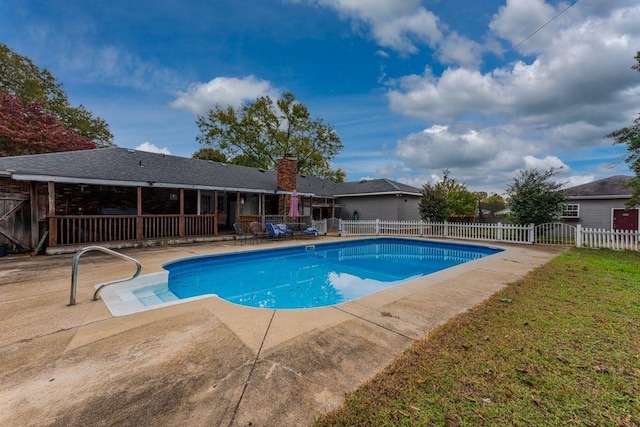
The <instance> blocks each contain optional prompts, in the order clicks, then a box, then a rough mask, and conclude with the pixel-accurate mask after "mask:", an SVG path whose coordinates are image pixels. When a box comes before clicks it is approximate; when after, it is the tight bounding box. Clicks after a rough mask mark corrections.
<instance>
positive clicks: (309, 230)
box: [302, 227, 318, 237]
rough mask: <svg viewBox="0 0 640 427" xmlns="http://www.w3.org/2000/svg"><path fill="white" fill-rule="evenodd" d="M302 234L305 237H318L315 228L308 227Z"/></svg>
mask: <svg viewBox="0 0 640 427" xmlns="http://www.w3.org/2000/svg"><path fill="white" fill-rule="evenodd" d="M302 234H303V235H305V236H314V237H318V229H317V228H315V227H307V228H305V229H304V230H303V231H302Z"/></svg>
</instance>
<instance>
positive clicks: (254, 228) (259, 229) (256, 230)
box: [249, 221, 269, 239]
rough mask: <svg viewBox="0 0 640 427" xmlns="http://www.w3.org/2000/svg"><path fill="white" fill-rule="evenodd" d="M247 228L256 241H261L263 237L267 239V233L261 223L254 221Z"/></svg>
mask: <svg viewBox="0 0 640 427" xmlns="http://www.w3.org/2000/svg"><path fill="white" fill-rule="evenodd" d="M249 228H250V229H251V232H252V233H253V237H254V238H256V239H262V238H263V237H268V236H269V233H268V232H267V230H266V229H265V227H264V225H262V223H261V222H257V221H254V222H252V223H250V224H249Z"/></svg>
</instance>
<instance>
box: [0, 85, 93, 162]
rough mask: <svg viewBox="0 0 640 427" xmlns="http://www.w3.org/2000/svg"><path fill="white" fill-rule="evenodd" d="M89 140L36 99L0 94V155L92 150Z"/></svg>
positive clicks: (91, 143)
mask: <svg viewBox="0 0 640 427" xmlns="http://www.w3.org/2000/svg"><path fill="white" fill-rule="evenodd" d="M96 147H97V146H96V144H95V143H93V142H92V141H91V140H89V139H87V138H84V137H82V136H80V135H79V134H78V133H76V132H75V131H72V130H69V129H67V128H65V127H64V126H63V125H62V123H61V122H60V120H58V118H57V117H56V116H55V115H54V114H51V113H47V112H46V111H44V109H43V108H42V105H41V104H40V103H39V102H37V101H34V102H28V103H22V102H21V100H20V98H18V97H17V96H15V95H11V94H8V93H0V157H6V156H20V155H25V154H38V153H53V152H58V151H76V150H91V149H94V148H96Z"/></svg>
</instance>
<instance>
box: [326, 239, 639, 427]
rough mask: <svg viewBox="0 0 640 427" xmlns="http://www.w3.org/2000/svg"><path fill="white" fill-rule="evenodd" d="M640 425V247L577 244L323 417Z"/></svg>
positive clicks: (413, 422) (415, 348) (331, 420)
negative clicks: (601, 247)
mask: <svg viewBox="0 0 640 427" xmlns="http://www.w3.org/2000/svg"><path fill="white" fill-rule="evenodd" d="M497 424H507V425H522V426H525V425H526V426H528V425H585V426H591V425H593V426H603V425H611V426H614V425H615V426H637V425H640V253H637V252H614V251H608V250H588V249H582V250H580V249H575V250H572V251H570V252H567V253H565V254H563V255H560V256H558V257H556V258H554V259H553V260H552V261H550V262H549V263H548V264H546V265H544V266H543V267H540V268H538V269H536V270H535V271H533V272H532V273H530V274H529V275H528V276H526V277H525V278H523V279H522V280H520V281H518V282H516V283H513V284H511V285H509V286H508V287H507V288H505V289H504V290H502V291H500V292H499V293H497V294H495V295H494V296H493V297H491V298H490V299H489V300H488V301H486V302H485V303H483V304H481V305H479V306H477V307H475V308H473V309H472V310H469V311H467V312H466V313H464V314H462V315H460V316H457V317H456V318H455V319H453V320H452V321H450V322H448V323H447V324H445V325H443V326H442V327H440V328H438V329H437V330H435V331H434V332H433V333H431V334H430V335H429V336H428V337H426V338H425V339H423V340H420V341H417V342H415V343H414V345H412V346H411V347H410V348H409V349H408V350H407V351H405V352H404V353H403V355H401V356H400V357H399V358H398V359H397V360H396V361H395V362H394V363H393V364H391V365H390V366H389V367H388V368H387V369H385V370H384V371H383V372H381V373H380V374H379V375H377V376H376V377H375V378H374V379H373V380H372V381H371V382H369V383H367V384H365V385H364V386H362V387H361V388H360V389H358V390H357V391H355V392H353V393H350V394H349V395H347V396H346V398H345V404H344V406H343V407H342V408H341V409H339V410H337V411H334V412H331V413H328V414H326V415H324V416H323V417H321V418H320V419H318V420H317V423H316V425H318V426H325V425H349V426H357V425H363V426H364V425H406V426H424V425H447V426H476V425H497Z"/></svg>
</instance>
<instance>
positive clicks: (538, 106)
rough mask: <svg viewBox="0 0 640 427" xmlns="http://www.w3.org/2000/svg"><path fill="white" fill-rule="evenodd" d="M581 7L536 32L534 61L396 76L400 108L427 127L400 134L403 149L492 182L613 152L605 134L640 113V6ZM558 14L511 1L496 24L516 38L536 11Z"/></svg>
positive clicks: (424, 161) (413, 157)
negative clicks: (638, 57) (593, 10)
mask: <svg viewBox="0 0 640 427" xmlns="http://www.w3.org/2000/svg"><path fill="white" fill-rule="evenodd" d="M565 7H566V5H565ZM601 9H602V8H601ZM558 10H559V9H558ZM574 10H576V11H578V10H579V9H578V8H577V6H576V8H572V9H571V11H572V13H573V15H569V12H567V13H566V14H565V15H566V16H565V15H563V20H560V19H559V20H558V22H557V25H556V26H555V27H554V28H549V31H548V32H546V33H551V36H549V35H547V34H546V33H545V35H543V34H540V37H542V40H543V41H542V42H541V41H540V40H537V41H534V40H533V38H532V40H531V43H533V44H534V45H533V46H532V47H530V48H528V49H529V50H530V51H534V50H535V51H536V52H537V53H536V56H534V57H532V58H531V59H530V60H528V61H527V62H525V61H524V60H519V61H516V62H514V63H512V64H509V65H506V66H503V67H500V68H494V69H493V70H489V71H482V72H481V71H479V70H478V69H473V68H449V69H446V70H445V71H444V72H443V73H442V74H440V75H436V74H434V72H433V71H432V70H431V68H429V67H427V68H426V69H425V71H424V73H423V74H420V75H418V74H413V75H407V76H404V77H402V78H399V79H396V80H395V81H393V82H392V83H391V89H390V90H389V91H388V94H387V95H388V100H389V105H390V107H391V108H392V110H394V111H396V112H398V113H401V114H403V115H406V116H411V117H418V118H421V119H423V120H424V121H425V123H426V127H427V129H426V130H425V131H423V132H420V133H413V134H411V135H408V136H407V137H405V138H403V139H401V140H400V141H399V142H398V144H397V156H398V157H399V158H400V159H401V160H402V161H404V162H406V164H407V165H409V166H410V167H411V168H413V169H414V170H415V173H416V174H420V173H422V174H425V173H433V172H434V171H437V170H440V169H442V168H443V167H448V168H451V169H452V173H453V174H454V176H456V173H457V177H458V178H459V179H461V181H465V182H467V184H468V185H469V184H470V183H485V184H487V185H490V184H491V183H497V182H499V180H501V179H502V180H503V182H505V177H509V178H510V176H511V174H512V173H513V172H514V171H517V170H519V169H522V168H526V167H533V166H537V167H541V168H545V167H546V168H548V167H549V166H556V167H557V166H563V165H564V166H565V170H567V172H568V166H567V165H568V163H569V162H570V160H571V158H572V156H576V155H577V153H580V152H581V151H584V150H585V149H592V148H595V147H608V150H609V151H610V147H611V144H612V141H611V140H610V139H607V138H604V135H606V134H607V133H609V132H611V131H612V130H614V129H618V128H620V127H623V126H627V125H628V124H629V123H631V121H632V120H633V119H634V118H635V117H637V114H638V109H637V99H638V94H640V83H639V79H638V74H637V71H634V70H632V69H631V65H633V63H634V61H633V58H634V56H635V54H636V51H637V49H638V46H640V27H639V26H638V25H637V22H640V6H638V5H637V3H636V4H634V5H633V6H630V7H627V8H616V6H614V5H612V4H609V8H608V10H606V11H605V12H604V13H601V15H599V16H595V15H590V14H589V12H588V11H585V10H580V13H579V14H577V13H574V12H573V11H574ZM556 12H557V10H556V9H553V8H550V6H548V5H547V4H545V3H543V2H541V1H540V0H535V1H532V2H531V4H530V3H529V2H528V1H527V2H525V1H523V0H510V1H508V2H507V5H506V6H504V7H503V8H501V9H500V11H499V13H498V15H497V16H496V17H494V21H493V24H492V26H493V27H495V29H496V30H495V31H496V32H497V35H499V36H500V37H505V38H507V39H508V40H513V41H515V40H518V39H519V37H521V36H522V33H520V32H518V31H519V30H518V27H519V25H521V24H522V20H523V19H524V17H526V15H527V14H529V15H532V18H531V19H532V20H533V21H534V22H536V25H537V23H538V22H539V21H540V20H542V21H541V22H544V19H548V18H549V17H551V16H553V15H554V14H555V13H556ZM600 12H602V10H600ZM534 15H535V16H534ZM554 22H556V21H554ZM541 33H542V32H541ZM536 36H537V35H536ZM518 41H519V40H518ZM527 43H529V42H527ZM459 62H461V60H459ZM434 123H437V124H438V125H437V126H434ZM593 167H596V166H595V165H594V166H593ZM592 172H594V173H595V170H594V171H592ZM588 175H589V173H585V174H584V176H588Z"/></svg>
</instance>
